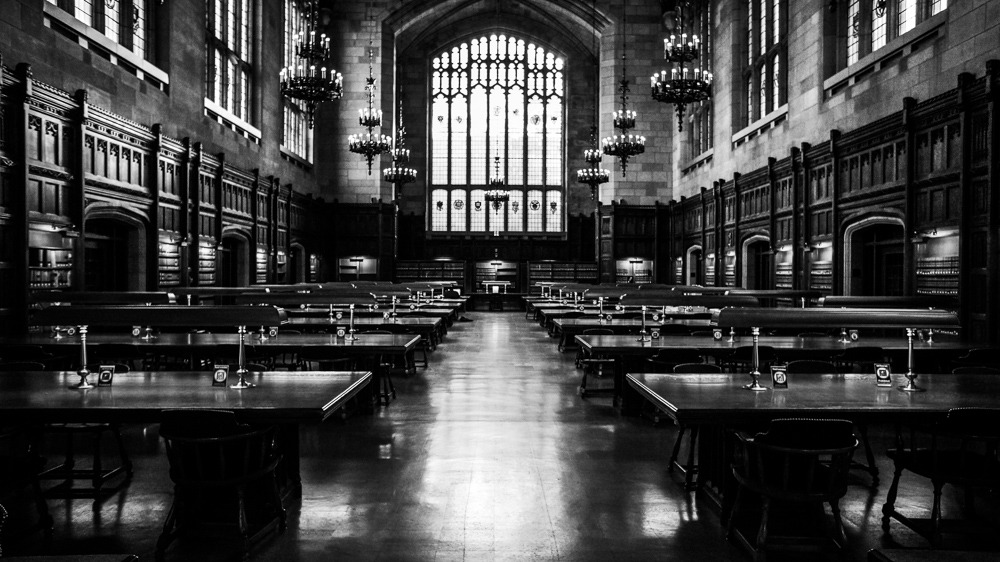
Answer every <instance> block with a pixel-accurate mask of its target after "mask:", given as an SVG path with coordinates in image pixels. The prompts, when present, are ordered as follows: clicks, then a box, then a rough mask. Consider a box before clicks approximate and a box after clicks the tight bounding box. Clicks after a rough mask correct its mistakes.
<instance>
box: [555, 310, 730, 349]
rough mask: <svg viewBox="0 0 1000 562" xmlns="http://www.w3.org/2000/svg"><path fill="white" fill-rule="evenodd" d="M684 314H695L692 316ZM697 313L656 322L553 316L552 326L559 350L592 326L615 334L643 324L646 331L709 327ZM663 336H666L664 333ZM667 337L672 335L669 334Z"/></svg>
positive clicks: (566, 347) (630, 331) (709, 320)
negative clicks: (557, 339)
mask: <svg viewBox="0 0 1000 562" xmlns="http://www.w3.org/2000/svg"><path fill="white" fill-rule="evenodd" d="M685 316H695V317H694V318H690V317H685ZM698 316H699V315H678V316H672V317H670V319H669V320H668V321H667V322H658V321H654V320H651V319H648V318H647V319H646V322H645V323H643V321H642V319H640V318H615V319H612V320H611V321H610V322H609V321H607V320H601V319H600V318H598V317H597V316H584V317H581V318H554V319H553V320H552V327H553V331H554V332H555V334H553V335H558V336H559V351H564V350H566V349H568V348H569V347H570V346H571V344H572V342H574V341H575V339H574V338H575V337H576V336H577V335H581V334H583V331H584V330H589V329H592V328H605V329H608V330H611V331H612V332H614V333H615V335H622V334H638V333H639V330H640V329H641V328H642V327H643V326H645V327H646V330H647V332H649V331H652V330H660V329H663V328H664V326H667V328H665V329H666V330H669V329H670V328H669V326H683V327H684V328H685V329H690V330H697V329H708V328H710V327H711V322H712V321H711V319H709V318H700V317H698ZM664 337H667V336H666V335H665V336H664ZM669 337H674V335H670V336H669Z"/></svg>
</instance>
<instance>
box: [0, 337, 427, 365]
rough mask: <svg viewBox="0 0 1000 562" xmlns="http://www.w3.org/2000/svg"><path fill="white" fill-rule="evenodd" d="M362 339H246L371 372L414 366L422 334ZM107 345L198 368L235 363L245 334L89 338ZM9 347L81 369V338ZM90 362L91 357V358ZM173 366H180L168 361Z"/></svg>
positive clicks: (260, 347) (263, 351) (267, 350)
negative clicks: (327, 353)
mask: <svg viewBox="0 0 1000 562" xmlns="http://www.w3.org/2000/svg"><path fill="white" fill-rule="evenodd" d="M356 337H357V340H354V341H352V340H349V339H346V338H338V337H336V335H333V334H281V333H280V331H279V333H278V335H277V336H276V337H268V338H266V339H263V340H261V339H260V337H259V336H258V335H257V334H248V335H247V336H246V340H245V341H246V347H247V353H248V355H250V356H253V355H257V356H261V355H268V354H273V355H277V354H288V353H295V352H297V351H298V350H300V349H302V348H306V347H324V348H327V349H328V350H331V351H332V352H334V353H335V354H337V355H341V356H345V357H354V358H360V359H362V360H363V361H365V363H364V365H366V368H370V369H372V370H377V369H379V368H380V367H379V365H378V361H377V358H378V357H379V356H383V357H384V356H389V357H395V358H398V359H399V360H400V361H399V363H398V364H405V365H412V364H413V351H414V349H416V346H417V344H418V343H419V342H420V335H419V334H366V333H358V334H356ZM101 344H132V345H135V346H136V347H137V348H138V349H139V350H140V351H142V352H143V353H146V354H152V355H163V356H171V357H175V358H178V357H182V358H185V359H186V360H187V364H189V365H192V366H195V365H198V364H199V362H200V360H207V361H225V362H230V363H235V362H236V358H237V352H238V348H239V335H238V334H235V333H232V334H180V333H165V334H159V335H157V336H156V337H154V338H152V339H144V338H142V337H132V336H131V335H127V334H117V333H91V334H88V336H87V348H88V353H90V352H92V351H93V347H94V346H99V345H101ZM4 345H38V346H41V347H42V349H44V350H46V351H48V352H51V353H53V354H54V355H56V356H59V357H64V358H66V362H60V363H69V364H70V365H73V366H76V362H77V359H76V357H77V356H78V351H77V349H78V348H79V347H80V336H79V335H75V336H69V337H64V338H61V339H55V338H52V337H50V336H48V335H42V334H31V335H28V336H23V337H11V338H0V347H2V346H4ZM88 358H89V356H88ZM168 363H170V364H173V363H174V362H173V361H171V362H168Z"/></svg>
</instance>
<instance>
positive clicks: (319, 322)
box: [279, 315, 444, 349]
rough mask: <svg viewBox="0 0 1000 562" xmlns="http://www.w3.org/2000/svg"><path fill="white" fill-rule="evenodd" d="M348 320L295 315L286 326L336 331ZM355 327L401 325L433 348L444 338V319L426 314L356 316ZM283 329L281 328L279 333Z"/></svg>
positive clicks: (311, 330) (307, 329) (316, 330)
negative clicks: (423, 338) (390, 316)
mask: <svg viewBox="0 0 1000 562" xmlns="http://www.w3.org/2000/svg"><path fill="white" fill-rule="evenodd" d="M348 322H349V321H348V320H347V319H344V318H341V319H340V320H338V319H336V318H334V319H332V320H331V319H329V318H318V317H310V316H303V317H294V318H289V319H288V323H287V324H285V325H284V326H285V327H288V328H291V329H295V330H302V331H308V332H330V331H335V330H336V328H337V327H338V326H341V327H346V326H347V325H348ZM354 325H355V327H361V329H380V328H395V327H397V326H401V327H402V328H405V329H406V330H407V331H410V332H413V333H415V334H420V335H421V336H423V337H425V338H427V341H428V342H429V343H430V345H431V349H435V348H437V344H438V343H439V342H440V341H441V340H442V339H444V321H443V320H441V318H440V317H429V316H427V317H425V316H408V315H403V316H397V317H396V318H388V319H387V318H384V317H380V316H364V317H355V318H354ZM280 334H281V329H279V335H280Z"/></svg>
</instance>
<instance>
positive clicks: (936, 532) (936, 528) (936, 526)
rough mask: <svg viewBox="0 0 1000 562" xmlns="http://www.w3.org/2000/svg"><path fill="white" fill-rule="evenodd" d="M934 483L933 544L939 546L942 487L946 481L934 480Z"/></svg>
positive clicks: (932, 509) (932, 508)
mask: <svg viewBox="0 0 1000 562" xmlns="http://www.w3.org/2000/svg"><path fill="white" fill-rule="evenodd" d="M932 483H933V484H934V506H933V507H931V536H930V539H931V546H933V547H934V548H938V547H939V546H941V488H943V487H944V482H941V481H933V482H932Z"/></svg>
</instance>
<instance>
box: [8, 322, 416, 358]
mask: <svg viewBox="0 0 1000 562" xmlns="http://www.w3.org/2000/svg"><path fill="white" fill-rule="evenodd" d="M343 325H344V326H346V325H347V323H346V322H344V323H343ZM356 336H357V338H358V339H357V340H355V341H351V340H347V339H344V338H337V337H336V336H335V335H332V334H281V333H280V331H279V333H278V335H277V336H276V337H268V338H266V339H264V340H261V339H260V338H259V336H257V335H256V334H248V335H247V336H246V345H247V347H248V348H253V349H257V350H269V351H276V352H283V351H288V350H292V349H298V348H301V347H311V346H324V347H334V348H336V349H337V350H338V351H340V352H342V353H343V354H345V355H365V354H368V355H370V354H381V355H401V354H405V353H409V352H412V351H413V349H414V347H416V345H417V343H418V342H419V341H420V336H419V335H417V334H366V333H358V334H357V335H356ZM105 343H108V344H122V343H127V344H133V345H136V346H138V347H139V348H140V349H142V350H144V351H150V352H156V351H176V350H186V351H192V352H202V351H205V350H211V349H219V348H226V349H230V350H231V349H235V348H236V347H237V346H238V345H239V335H238V334H236V333H231V334H218V333H217V334H201V333H196V334H180V333H164V334H158V335H156V336H155V337H153V338H152V339H144V338H142V337H133V336H131V335H128V334H117V333H101V332H96V333H94V332H91V333H89V334H88V335H87V345H88V347H89V346H92V345H100V344H105ZM3 345H38V346H41V347H42V348H43V349H48V350H54V351H58V352H60V353H65V352H66V351H67V350H69V349H71V348H77V347H79V346H80V336H79V334H77V335H74V336H67V337H63V338H60V339H56V338H52V337H50V336H48V335H42V334H30V335H27V336H22V337H9V338H0V346H3Z"/></svg>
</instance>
